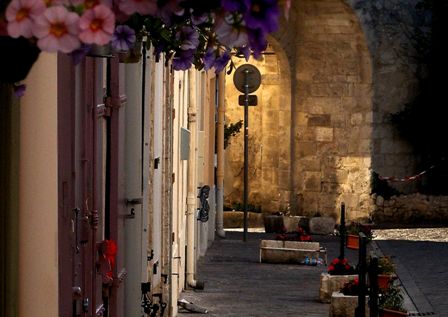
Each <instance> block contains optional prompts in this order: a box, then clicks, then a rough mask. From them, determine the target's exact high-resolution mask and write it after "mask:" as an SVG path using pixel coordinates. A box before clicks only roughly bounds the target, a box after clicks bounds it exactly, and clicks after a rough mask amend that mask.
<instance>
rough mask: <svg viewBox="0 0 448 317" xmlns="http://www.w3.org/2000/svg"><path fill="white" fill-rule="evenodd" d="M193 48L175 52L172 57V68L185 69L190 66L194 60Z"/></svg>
mask: <svg viewBox="0 0 448 317" xmlns="http://www.w3.org/2000/svg"><path fill="white" fill-rule="evenodd" d="M194 53H195V50H194V49H193V50H185V51H184V50H181V51H179V52H176V54H175V55H174V58H173V68H174V70H187V69H189V68H190V67H191V65H192V64H193V61H194Z"/></svg>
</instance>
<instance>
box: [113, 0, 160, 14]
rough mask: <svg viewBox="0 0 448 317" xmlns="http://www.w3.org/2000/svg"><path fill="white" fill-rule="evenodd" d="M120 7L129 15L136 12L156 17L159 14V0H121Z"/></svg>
mask: <svg viewBox="0 0 448 317" xmlns="http://www.w3.org/2000/svg"><path fill="white" fill-rule="evenodd" d="M118 6H119V9H120V10H121V11H123V12H124V13H126V14H127V15H131V14H133V13H136V12H137V13H140V14H142V15H147V14H150V15H155V14H156V12H157V0H120V3H119V5H118Z"/></svg>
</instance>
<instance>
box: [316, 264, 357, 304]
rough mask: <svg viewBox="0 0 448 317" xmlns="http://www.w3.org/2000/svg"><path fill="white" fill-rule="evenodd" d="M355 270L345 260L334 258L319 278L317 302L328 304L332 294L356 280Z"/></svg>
mask: <svg viewBox="0 0 448 317" xmlns="http://www.w3.org/2000/svg"><path fill="white" fill-rule="evenodd" d="M356 272H357V270H356V268H355V267H354V266H352V265H350V264H349V262H348V261H347V259H345V258H342V259H340V258H335V259H333V261H331V263H330V264H329V265H328V271H327V272H326V273H325V272H324V273H322V274H321V276H320V288H319V300H320V301H321V302H323V303H329V302H330V300H331V295H332V294H333V292H338V291H339V290H340V289H341V288H342V287H343V286H344V284H345V283H347V282H349V281H350V280H353V279H354V278H356V275H355V274H356Z"/></svg>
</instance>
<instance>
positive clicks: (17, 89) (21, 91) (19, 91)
mask: <svg viewBox="0 0 448 317" xmlns="http://www.w3.org/2000/svg"><path fill="white" fill-rule="evenodd" d="M13 88H14V95H15V96H16V97H19V98H20V97H23V96H24V95H25V91H26V85H25V84H14V86H13Z"/></svg>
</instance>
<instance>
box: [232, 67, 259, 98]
mask: <svg viewBox="0 0 448 317" xmlns="http://www.w3.org/2000/svg"><path fill="white" fill-rule="evenodd" d="M246 76H247V84H248V86H249V87H248V91H247V93H249V94H250V93H252V92H254V91H255V90H257V89H258V88H259V87H260V84H261V74H260V71H259V70H258V68H257V67H255V66H254V65H251V64H244V65H241V66H239V67H238V68H237V69H236V71H235V74H234V75H233V83H234V84H235V87H236V89H238V90H239V91H240V92H242V93H245V92H246V90H245V89H244V88H245V87H244V85H245V80H246V78H245V77H246Z"/></svg>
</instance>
